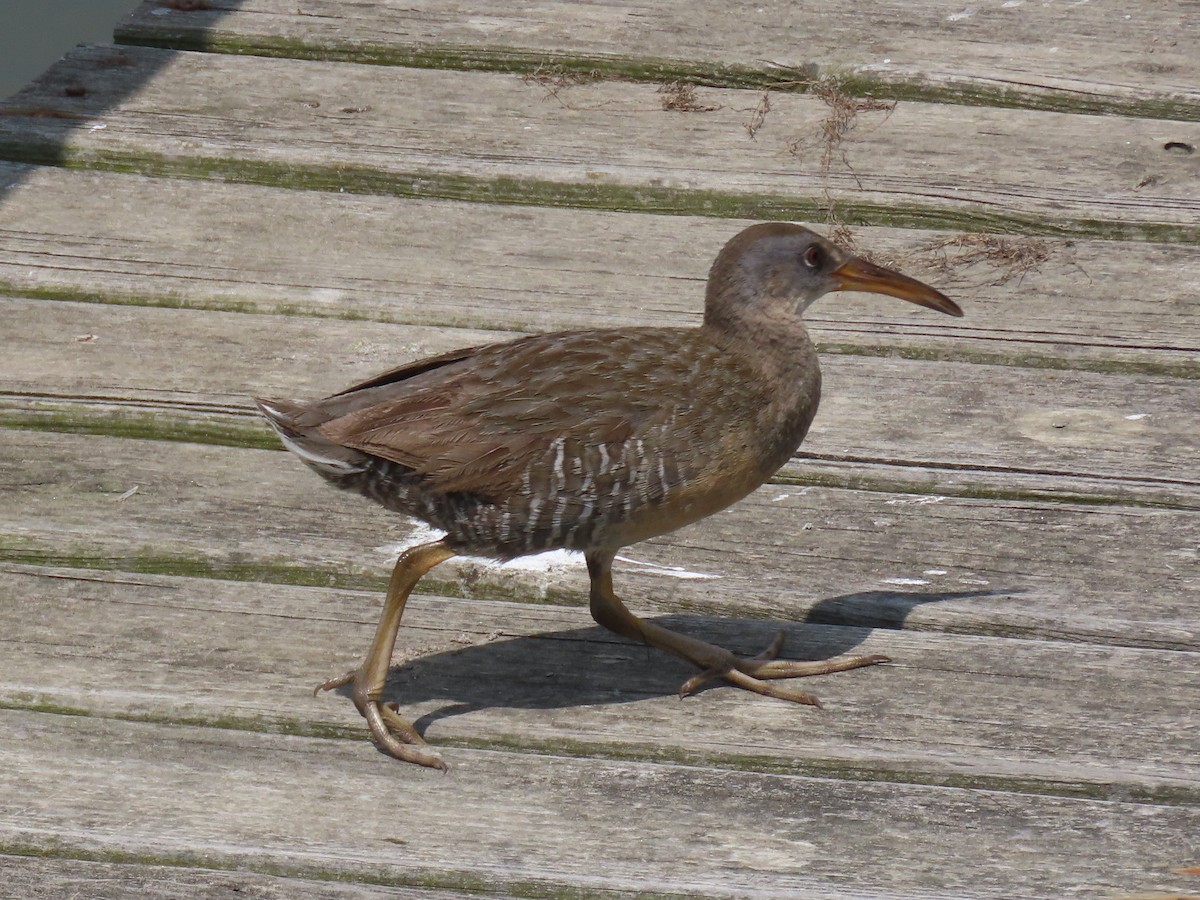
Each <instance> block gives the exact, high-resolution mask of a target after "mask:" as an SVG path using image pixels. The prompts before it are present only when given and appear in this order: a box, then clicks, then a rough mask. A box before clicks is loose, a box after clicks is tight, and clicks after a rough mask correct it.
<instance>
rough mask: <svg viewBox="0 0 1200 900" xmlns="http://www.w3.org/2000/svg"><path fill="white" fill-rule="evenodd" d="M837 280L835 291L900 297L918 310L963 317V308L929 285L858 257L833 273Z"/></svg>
mask: <svg viewBox="0 0 1200 900" xmlns="http://www.w3.org/2000/svg"><path fill="white" fill-rule="evenodd" d="M832 275H833V280H834V282H835V283H836V284H837V287H835V288H834V290H835V291H866V292H868V293H871V294H887V295H888V296H889V297H899V298H900V299H901V300H907V301H908V302H909V303H915V304H917V306H927V307H929V308H930V309H936V310H937V311H938V312H944V313H946V314H947V315H950V316H961V315H962V314H963V311H962V309H960V308H959V305H958V304H957V303H955V302H954V301H953V300H951V299H950V298H949V297H947V296H946V295H945V294H943V293H942V292H941V291H935V290H934V289H933V288H931V287H930V286H929V285H927V284H923V283H922V282H920V281H917V279H915V278H909V277H908V276H907V275H901V274H900V273H899V272H894V271H892V270H891V269H885V268H884V267H883V266H877V265H875V264H874V263H869V262H867V261H866V260H864V259H859V258H858V257H857V256H852V257H850V259H848V260H847V261H846V262H844V263H842V264H841V265H840V266H838V267H837V268H836V269H834V270H833V273H832Z"/></svg>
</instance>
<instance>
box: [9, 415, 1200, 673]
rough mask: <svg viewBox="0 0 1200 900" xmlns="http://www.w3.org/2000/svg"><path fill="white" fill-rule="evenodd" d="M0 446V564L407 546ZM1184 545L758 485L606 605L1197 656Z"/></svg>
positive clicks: (290, 565)
mask: <svg viewBox="0 0 1200 900" xmlns="http://www.w3.org/2000/svg"><path fill="white" fill-rule="evenodd" d="M0 437H2V438H3V445H2V447H0V458H3V459H5V461H6V463H7V465H6V466H4V467H2V468H0V496H2V497H3V502H2V503H0V530H2V532H3V533H4V534H6V535H8V537H6V538H5V544H6V548H5V556H6V557H7V558H8V559H10V560H15V561H43V562H59V563H61V564H63V565H72V566H83V567H89V568H92V567H101V568H103V567H110V566H115V567H117V568H120V569H130V568H132V569H135V570H136V569H139V568H140V569H141V570H143V571H165V572H173V573H178V574H187V573H193V574H196V573H218V574H228V575H230V576H232V577H240V578H246V577H252V578H258V577H261V578H266V579H268V580H271V579H289V580H299V581H300V583H309V584H312V583H317V584H322V583H335V582H336V581H337V580H338V578H339V577H341V576H357V577H361V576H362V575H363V574H364V573H367V574H370V575H371V577H372V578H373V579H374V580H373V581H372V582H371V583H372V584H378V583H379V580H380V579H379V578H378V576H376V575H375V573H380V574H382V570H383V569H384V568H385V567H386V565H387V560H388V559H389V558H390V557H391V555H392V554H393V553H394V552H395V549H394V547H395V542H397V541H403V540H406V539H411V538H412V537H413V534H414V528H413V525H412V524H410V523H407V522H406V521H404V520H401V519H399V518H398V517H396V516H395V515H391V514H388V513H386V511H384V510H382V509H381V508H377V507H375V506H373V505H371V504H369V503H368V502H367V501H365V500H362V499H361V498H359V497H356V496H351V495H347V494H341V493H338V492H336V491H334V490H332V489H330V488H328V487H326V486H324V485H322V484H320V483H319V481H318V479H317V478H316V476H315V475H312V474H311V473H310V472H308V471H306V470H304V469H303V468H302V466H301V464H300V463H298V462H297V461H295V460H290V459H288V458H287V457H286V456H284V455H282V454H280V453H273V452H268V451H263V450H239V449H235V448H229V447H215V446H203V445H195V444H182V443H170V442H162V441H136V440H128V439H119V438H110V437H88V436H81V435H70V434H49V433H47V434H35V433H26V432H16V431H0ZM135 485H136V486H138V491H137V492H136V493H134V494H132V495H130V496H128V497H127V498H126V499H125V500H119V498H120V497H121V496H123V495H125V494H126V493H127V492H128V491H129V490H130V489H131V488H133V487H134V486H135ZM1198 537H1200V515H1197V514H1196V513H1194V512H1188V511H1183V510H1158V509H1132V508H1126V507H1111V506H1086V505H1074V504H1065V503H1048V502H1037V501H1024V502H1018V501H1008V502H996V501H989V500H977V499H971V498H941V497H930V496H928V495H923V496H907V495H903V494H888V493H880V492H867V491H848V490H834V489H824V488H815V487H788V486H781V485H767V486H765V487H764V488H762V489H760V490H759V491H757V492H755V493H754V494H753V495H751V497H749V498H747V499H746V500H744V501H742V502H741V503H739V504H736V505H734V506H733V507H731V508H730V509H729V510H726V511H725V512H723V513H721V514H720V515H717V516H713V517H711V518H709V519H706V520H704V522H702V523H698V524H697V525H695V526H691V527H689V528H687V529H684V530H682V531H680V532H677V533H675V534H672V535H668V536H665V537H662V538H658V539H656V540H654V541H649V542H646V543H645V544H640V545H637V546H636V547H635V548H633V549H631V550H630V551H629V553H628V554H627V555H628V556H630V557H633V558H635V559H638V560H643V561H647V562H649V563H651V564H653V565H657V566H660V567H668V568H669V567H671V566H678V567H682V569H683V570H685V571H687V572H695V573H706V574H712V575H717V576H720V577H719V578H717V579H687V578H683V579H681V578H675V577H670V572H669V571H666V570H664V569H661V568H660V569H653V568H647V567H645V566H637V565H633V564H623V565H620V566H619V572H618V589H619V590H622V591H623V592H624V593H625V594H626V595H627V596H628V597H629V598H630V600H631V602H632V603H633V604H634V605H635V606H636V607H638V608H640V609H647V608H649V609H651V610H668V611H678V610H681V609H682V610H692V611H709V612H713V611H719V612H720V613H722V614H727V615H734V616H747V617H752V618H759V617H763V616H771V617H776V618H780V619H783V620H788V621H795V620H800V619H806V618H807V619H808V620H809V621H818V622H829V621H836V622H840V623H842V624H864V625H883V626H885V627H901V626H902V627H905V628H913V629H928V628H935V629H939V630H951V631H960V632H968V633H984V634H1007V635H1016V636H1023V635H1029V636H1037V637H1050V638H1055V639H1067V640H1085V641H1100V642H1107V643H1114V644H1120V645H1128V646H1143V647H1161V648H1165V649H1196V647H1197V646H1200V633H1198V632H1197V629H1196V619H1195V614H1194V598H1195V596H1196V567H1195V560H1196V546H1197V544H1198V543H1200V542H1198V540H1197V538H1198ZM942 573H944V574H942ZM423 584H424V585H425V586H426V590H435V591H441V592H463V591H467V592H471V591H475V592H476V593H477V595H478V596H493V597H495V596H516V597H518V598H520V599H537V598H538V597H547V596H550V597H556V598H558V597H561V598H565V599H568V600H573V601H575V602H582V600H583V598H584V597H585V596H586V576H585V575H584V574H583V572H582V566H581V565H579V564H578V563H576V564H575V566H574V567H573V568H570V569H568V570H567V571H565V572H564V571H555V570H551V571H549V572H547V573H543V574H540V575H531V574H530V573H528V572H525V573H522V572H521V571H520V570H516V569H511V568H500V569H486V568H480V567H479V566H477V565H475V564H472V563H469V562H467V563H463V564H461V565H460V566H459V567H457V568H455V566H454V564H453V563H448V564H446V565H445V566H442V567H439V568H438V569H437V570H436V573H435V576H428V577H427V578H426V580H425V581H424V582H423ZM898 587H899V588H903V590H897V588H898ZM909 588H914V590H911V591H910V590H909Z"/></svg>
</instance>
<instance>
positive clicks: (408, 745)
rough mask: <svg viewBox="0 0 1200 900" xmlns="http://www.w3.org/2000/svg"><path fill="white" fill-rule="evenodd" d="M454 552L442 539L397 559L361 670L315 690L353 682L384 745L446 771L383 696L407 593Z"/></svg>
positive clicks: (356, 700) (362, 709)
mask: <svg viewBox="0 0 1200 900" xmlns="http://www.w3.org/2000/svg"><path fill="white" fill-rule="evenodd" d="M453 555H454V551H453V550H451V549H450V548H449V547H447V546H446V545H445V543H443V542H442V541H433V542H432V543H429V544H421V545H420V546H418V547H413V548H411V549H409V550H405V551H404V553H402V554H401V555H400V558H399V559H398V560H396V568H394V569H393V570H392V578H391V580H390V581H389V582H388V590H387V599H386V600H385V601H384V604H383V615H381V616H380V617H379V625H378V626H376V628H375V639H374V640H373V641H371V649H370V650H369V651H368V652H367V656H366V659H364V660H363V662H362V665H361V666H359V667H358V668H357V669H355V670H353V671H351V672H347V673H346V674H345V675H342V676H341V677H339V678H331V679H330V680H329V681H326V682H325V683H324V684H320V685H318V686H317V689H316V691H314V692H313V693H317V692H319V691H328V690H332V689H333V688H336V687H341V686H342V685H345V684H353V685H354V690H353V697H354V705H355V706H356V707H357V708H358V711H359V712H360V713H362V715H363V718H365V719H366V720H367V725H368V727H369V728H370V729H371V736H372V737H374V738H375V740H376V742H377V743H378V744H379V746H380V748H381V749H382V750H384V751H385V752H387V753H390V754H391V755H392V756H394V757H396V759H401V760H404V761H405V762H411V763H416V764H417V765H419V766H429V767H430V768H432V769H441V770H442V771H443V772H444V771H446V769H447V766H446V764H445V763H444V762H442V761H441V760H440V759H438V758H437V757H436V756H434V755H433V754H431V753H425V752H424V751H422V750H418V749H417V748H416V747H414V746H412V745H413V744H424V743H425V739H424V738H422V737H421V735H419V734H418V733H417V730H416V729H415V728H413V727H412V725H410V724H409V723H408V722H406V721H404V719H402V718H401V717H400V715H399V714H398V713H397V712H396V704H394V703H387V704H381V703H380V702H379V698H380V697H381V696H382V695H383V688H384V685H385V684H386V682H387V674H388V669H389V668H390V667H391V664H392V651H393V650H394V649H395V647H396V633H397V632H398V631H399V630H400V619H401V617H402V616H403V615H404V604H405V603H406V602H407V601H408V595H409V594H411V593H412V589H413V588H414V587H415V586H416V584H417V582H418V581H420V580H421V577H422V576H423V575H424V574H425V573H426V572H428V571H429V570H430V569H432V568H433V567H434V566H436V565H437V564H438V563H440V562H444V561H445V560H447V559H449V558H450V557H451V556H453Z"/></svg>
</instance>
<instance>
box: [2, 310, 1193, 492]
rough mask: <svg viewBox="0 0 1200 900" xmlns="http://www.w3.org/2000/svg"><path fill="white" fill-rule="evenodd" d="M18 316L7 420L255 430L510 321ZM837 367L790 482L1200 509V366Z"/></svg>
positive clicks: (249, 440) (256, 435) (5, 381)
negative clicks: (1108, 370)
mask: <svg viewBox="0 0 1200 900" xmlns="http://www.w3.org/2000/svg"><path fill="white" fill-rule="evenodd" d="M0 318H3V320H4V322H5V323H6V325H7V327H6V328H5V329H4V330H3V331H2V332H0V423H4V424H9V425H23V426H25V427H40V428H46V429H50V430H62V431H72V430H78V431H99V432H104V431H108V433H115V434H139V435H142V436H147V437H155V436H157V437H163V438H171V439H181V438H182V439H192V440H197V441H212V442H218V443H230V444H235V445H236V444H239V443H240V444H242V445H248V446H276V442H275V441H274V439H273V438H272V437H271V435H270V433H269V431H268V430H267V429H266V427H265V425H264V424H263V423H262V422H261V421H260V420H259V418H258V416H257V413H256V412H255V410H254V409H253V406H252V404H251V400H250V397H251V396H252V395H258V396H280V395H282V396H309V397H315V396H323V395H325V394H328V393H332V392H333V391H336V390H339V389H340V388H342V387H345V386H346V385H348V384H352V383H354V382H356V381H360V380H362V379H363V378H366V377H367V376H369V375H371V374H373V373H374V372H375V371H378V370H379V369H381V368H385V367H387V366H390V365H393V364H399V363H400V362H404V361H407V360H411V359H418V358H420V357H422V356H427V355H434V354H438V353H443V352H446V351H449V350H452V349H454V348H455V347H460V346H471V345H475V344H481V343H486V342H490V341H494V340H502V339H505V338H507V337H509V336H510V335H509V334H506V333H503V332H486V331H466V330H462V329H438V328H429V327H423V326H413V325H409V326H404V327H398V326H395V325H382V324H378V323H373V322H361V321H345V320H340V319H314V318H309V317H280V316H269V315H254V314H249V315H248V314H241V313H222V312H213V311H203V310H167V309H158V308H148V307H137V306H109V305H97V304H89V303H72V302H67V301H63V302H54V303H50V302H46V301H44V300H25V299H20V298H4V297H0ZM130 360H136V361H137V365H136V366H134V367H131V366H130ZM822 369H823V371H824V377H825V391H824V395H825V396H824V399H823V401H822V408H821V412H820V414H819V415H818V418H817V421H816V423H815V424H814V426H813V430H812V433H811V434H810V435H809V437H808V438H807V440H806V441H805V444H804V446H803V447H802V448H801V451H802V452H801V453H800V454H799V457H798V459H797V460H796V461H794V462H793V463H792V464H791V465H789V466H788V467H787V468H785V470H784V471H783V473H782V474H781V478H782V479H783V480H785V481H789V482H794V481H803V482H805V483H812V482H820V483H833V484H853V485H862V486H867V487H887V486H889V485H890V486H891V487H893V488H896V487H900V488H902V489H909V490H912V489H917V490H929V491H934V492H942V493H951V494H966V493H974V494H980V493H984V492H991V493H995V494H998V495H1003V496H1009V497H1013V496H1017V495H1029V494H1030V493H1032V492H1049V493H1053V494H1059V495H1063V494H1066V495H1088V496H1096V497H1100V498H1104V497H1109V498H1111V497H1120V498H1124V499H1126V500H1129V501H1133V502H1143V503H1153V504H1158V505H1166V506H1186V507H1189V508H1197V509H1200V481H1198V480H1197V479H1196V477H1195V476H1194V473H1195V472H1197V471H1200V442H1197V441H1196V440H1195V431H1196V426H1195V410H1196V409H1197V408H1200V380H1190V379H1186V380H1185V379H1169V378H1162V377H1156V378H1151V377H1147V376H1128V375H1116V374H1097V373H1091V372H1080V371H1074V372H1036V373H1032V372H1030V371H1029V370H1026V369H1021V368H1016V367H1010V366H987V365H972V364H969V363H959V362H936V361H924V360H903V359H889V358H871V359H863V358H861V357H855V356H850V355H829V356H827V357H826V358H825V359H824V360H823V361H822ZM1034 384H1036V389H1033V388H1032V386H1033V385H1034Z"/></svg>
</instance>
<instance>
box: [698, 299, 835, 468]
mask: <svg viewBox="0 0 1200 900" xmlns="http://www.w3.org/2000/svg"><path fill="white" fill-rule="evenodd" d="M704 329H705V330H706V331H708V332H709V335H710V338H711V339H712V340H714V341H715V342H716V343H718V344H719V345H720V346H721V348H722V350H723V351H724V353H726V354H728V356H729V357H731V358H732V359H736V360H737V361H738V363H739V364H740V365H741V366H744V367H746V368H747V369H749V370H750V371H752V372H753V373H754V378H755V381H756V382H757V383H758V384H759V385H762V386H764V387H766V388H767V390H766V391H765V392H764V393H765V395H766V396H767V397H768V398H769V399H768V400H767V403H766V405H765V406H764V407H763V408H762V409H760V410H759V411H758V416H757V418H758V422H759V425H758V427H759V429H760V431H759V434H760V440H761V446H760V450H761V451H762V454H763V458H762V460H761V464H762V467H763V469H764V471H769V472H774V471H775V470H776V469H777V468H778V467H779V466H782V465H783V464H784V463H785V462H787V460H788V458H789V457H790V456H791V454H792V453H793V452H794V451H795V449H796V448H797V447H798V446H800V442H801V441H802V440H804V436H805V434H807V433H808V427H809V425H811V424H812V420H813V416H814V415H816V412H817V404H818V403H819V402H820V399H821V369H820V366H819V365H818V363H817V351H816V348H815V347H813V344H812V341H811V340H810V339H809V337H808V331H807V329H805V327H804V325H803V323H802V322H801V321H800V319H799V318H798V317H796V316H794V315H784V316H775V317H765V316H764V317H758V318H757V319H751V320H742V321H741V322H740V323H739V324H738V325H737V326H735V327H720V328H717V327H714V326H713V325H711V324H710V323H708V322H705V324H704Z"/></svg>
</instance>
